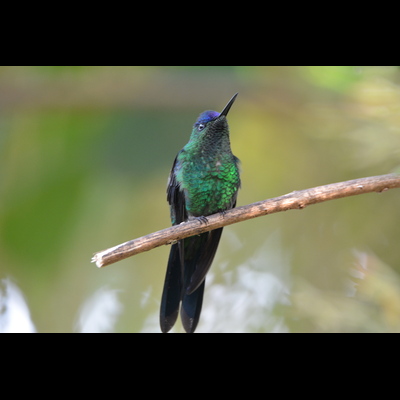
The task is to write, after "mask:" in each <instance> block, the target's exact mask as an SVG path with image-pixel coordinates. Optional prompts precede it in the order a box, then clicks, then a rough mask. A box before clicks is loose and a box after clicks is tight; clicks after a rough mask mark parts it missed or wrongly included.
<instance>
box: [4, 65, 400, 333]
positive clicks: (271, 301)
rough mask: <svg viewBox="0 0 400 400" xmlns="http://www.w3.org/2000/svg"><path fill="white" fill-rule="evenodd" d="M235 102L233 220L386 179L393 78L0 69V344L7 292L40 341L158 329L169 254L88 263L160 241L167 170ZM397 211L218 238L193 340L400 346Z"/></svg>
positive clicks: (333, 209) (284, 222) (392, 144)
mask: <svg viewBox="0 0 400 400" xmlns="http://www.w3.org/2000/svg"><path fill="white" fill-rule="evenodd" d="M236 92H239V96H238V98H237V100H236V102H235V104H234V106H233V107H232V109H231V111H230V114H229V125H230V130H231V144H232V150H233V152H234V154H235V155H236V156H238V157H239V158H240V160H241V167H242V189H241V191H240V192H239V197H238V205H245V204H248V203H252V202H255V201H259V200H263V199H267V198H270V197H275V196H279V195H283V194H286V193H288V192H291V191H293V190H300V189H306V188H309V187H313V186H318V185H324V184H328V183H333V182H339V181H342V180H348V179H355V178H360V177H365V176H371V175H380V174H385V173H390V172H399V169H400V168H399V166H400V161H399V160H400V158H399V156H400V69H399V68H398V67H243V66H242V67H0V281H1V283H0V331H1V330H3V331H15V330H18V328H10V321H11V320H13V321H14V324H16V321H17V322H18V319H23V318H25V317H26V316H27V314H26V313H25V317H23V316H20V314H19V312H18V309H16V308H13V305H12V304H14V303H13V298H14V297H13V296H12V293H14V292H15V291H17V292H18V293H19V295H20V296H19V298H21V296H23V298H24V301H25V303H26V307H27V310H29V314H30V319H31V321H32V323H33V325H34V328H32V330H35V331H37V332H87V331H92V332H96V331H101V332H158V331H159V328H158V309H159V303H160V297H161V291H162V285H163V281H164V275H165V269H166V263H167V259H168V254H169V247H168V246H165V247H161V248H157V249H154V250H152V251H150V252H146V253H142V254H139V255H137V256H135V257H132V258H129V259H127V260H124V261H121V262H118V263H116V264H113V265H110V266H108V267H105V268H103V269H98V268H96V266H95V265H94V264H91V263H90V259H91V257H92V254H93V253H94V252H96V251H99V250H102V249H105V248H108V247H111V246H114V245H116V244H119V243H121V242H125V241H127V240H130V239H134V238H136V237H139V236H143V235H146V234H148V233H151V232H154V231H157V230H159V229H163V228H166V227H168V226H169V225H170V221H169V210H168V205H167V202H166V192H165V190H166V182H167V177H168V174H169V171H170V168H171V166H172V162H173V160H174V157H175V156H176V153H177V152H178V151H179V150H180V149H181V148H182V147H183V146H184V145H185V144H186V142H187V140H188V138H189V135H190V132H191V127H192V125H193V123H194V121H195V120H196V118H197V116H198V114H199V113H200V112H202V111H204V110H207V109H212V110H217V111H221V110H222V108H223V107H224V106H225V104H226V103H227V101H228V100H229V99H230V98H231V96H232V95H233V94H234V93H236ZM399 198H400V192H399V191H398V190H390V191H388V192H385V193H382V194H375V193H373V194H366V195H361V196H355V197H351V198H345V199H341V200H335V201H331V202H327V203H323V204H318V205H314V206H310V207H307V208H306V209H304V210H301V211H289V212H285V213H278V214H274V215H270V216H266V217H262V218H256V219H254V220H250V221H246V222H244V223H240V224H236V225H232V226H229V227H227V228H225V231H224V234H223V236H222V240H221V244H220V247H219V250H218V252H217V256H216V258H215V260H214V263H213V266H212V268H211V271H210V274H209V277H208V279H207V285H206V292H205V300H204V306H203V313H202V318H201V319H200V323H199V326H198V329H197V331H198V332H397V331H400V257H399V256H400V249H399V245H398V244H399V242H400V223H399V221H400V207H399ZM14 289H15V290H14ZM17 297H18V295H17ZM27 310H25V311H26V312H28V311H27ZM7 324H8V325H7ZM15 326H17V325H15ZM174 331H176V332H181V331H182V328H181V325H180V322H179V323H177V326H176V327H175V329H174Z"/></svg>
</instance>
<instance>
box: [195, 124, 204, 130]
mask: <svg viewBox="0 0 400 400" xmlns="http://www.w3.org/2000/svg"><path fill="white" fill-rule="evenodd" d="M204 128H205V125H204V124H199V126H198V127H197V130H198V131H202V130H203V129H204Z"/></svg>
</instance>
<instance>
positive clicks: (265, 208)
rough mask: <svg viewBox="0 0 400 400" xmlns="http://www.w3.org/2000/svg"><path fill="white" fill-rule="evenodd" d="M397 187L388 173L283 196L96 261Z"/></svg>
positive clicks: (134, 243) (399, 180)
mask: <svg viewBox="0 0 400 400" xmlns="http://www.w3.org/2000/svg"><path fill="white" fill-rule="evenodd" d="M394 188H400V175H397V174H388V175H380V176H371V177H367V178H360V179H354V180H351V181H345V182H338V183H332V184H330V185H324V186H317V187H314V188H311V189H305V190H300V191H294V192H291V193H288V194H285V195H283V196H279V197H275V198H272V199H268V200H263V201H259V202H257V203H252V204H248V205H246V206H241V207H237V208H234V209H232V210H229V211H226V212H225V213H224V214H222V213H217V214H213V215H210V216H207V223H204V222H202V221H201V220H197V219H196V220H192V221H188V222H185V223H182V224H180V225H175V226H172V227H170V228H166V229H163V230H161V231H157V232H154V233H150V234H149V235H146V236H142V237H140V238H138V239H134V240H130V241H128V242H125V243H122V244H119V245H117V246H114V247H111V248H109V249H107V250H103V251H100V252H97V253H95V254H94V256H93V258H92V262H94V263H96V265H97V266H98V267H99V268H101V267H105V266H106V265H109V264H112V263H115V262H117V261H120V260H123V259H125V258H128V257H131V256H134V255H136V254H139V253H142V252H144V251H149V250H152V249H154V248H156V247H159V246H162V245H166V244H172V243H175V242H176V241H178V240H181V239H184V238H186V237H189V236H194V235H199V234H201V233H204V232H208V231H211V230H213V229H217V228H221V227H223V226H227V225H232V224H235V223H237V222H242V221H246V220H248V219H251V218H256V217H261V216H262V215H267V214H273V213H277V212H280V211H287V210H296V209H303V208H304V207H306V206H309V205H311V204H316V203H322V202H324V201H328V200H334V199H339V198H342V197H349V196H355V195H359V194H364V193H371V192H384V191H386V190H389V189H394Z"/></svg>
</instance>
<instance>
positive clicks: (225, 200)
mask: <svg viewBox="0 0 400 400" xmlns="http://www.w3.org/2000/svg"><path fill="white" fill-rule="evenodd" d="M236 190H237V189H236V188H235V187H234V186H233V185H231V184H228V183H226V182H225V181H223V180H213V179H203V180H202V181H201V183H200V182H199V184H198V185H196V186H194V187H191V188H188V189H186V190H185V201H186V210H187V212H188V214H189V216H193V217H200V216H206V215H211V214H215V213H217V212H219V211H223V210H227V209H230V208H232V199H233V197H234V195H235V193H236Z"/></svg>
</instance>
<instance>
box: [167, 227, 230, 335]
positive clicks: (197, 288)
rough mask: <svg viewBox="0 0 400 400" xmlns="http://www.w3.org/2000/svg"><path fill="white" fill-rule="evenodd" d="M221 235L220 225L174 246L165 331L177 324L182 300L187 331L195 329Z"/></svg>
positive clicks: (183, 317)
mask: <svg viewBox="0 0 400 400" xmlns="http://www.w3.org/2000/svg"><path fill="white" fill-rule="evenodd" d="M221 234H222V228H219V229H215V230H213V231H210V232H205V233H202V234H201V235H197V236H192V237H190V238H187V239H183V240H181V241H180V242H179V243H177V244H174V245H172V247H171V252H170V254H169V259H168V266H167V273H166V276H165V283H164V290H163V295H162V299H161V310H160V326H161V331H162V332H168V331H169V330H170V329H171V328H172V327H173V326H174V324H175V322H176V319H177V317H178V311H179V304H180V302H182V305H181V320H182V325H183V327H184V329H185V331H186V332H190V333H191V332H194V331H195V329H196V327H197V324H198V322H199V318H200V313H201V307H202V305H203V295H204V286H205V276H206V274H207V272H208V270H209V269H210V266H211V263H212V261H213V259H214V256H215V253H216V251H217V247H218V243H219V240H220V238H221ZM182 265H183V268H182Z"/></svg>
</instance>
